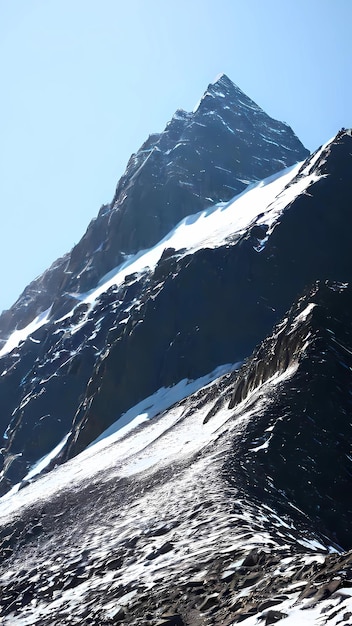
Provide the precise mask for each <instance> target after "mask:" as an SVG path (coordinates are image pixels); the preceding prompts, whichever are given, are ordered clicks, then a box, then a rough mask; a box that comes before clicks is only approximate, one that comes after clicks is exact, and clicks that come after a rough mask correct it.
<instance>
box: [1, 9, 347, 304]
mask: <svg viewBox="0 0 352 626" xmlns="http://www.w3.org/2000/svg"><path fill="white" fill-rule="evenodd" d="M351 27H352V0H334V1H332V0H177V2H176V1H175V0H129V2H124V1H123V0H0V72H1V99H0V131H1V142H0V146H1V148H0V171H1V176H0V210H1V246H0V284H1V291H0V309H3V308H8V307H9V306H10V305H11V304H12V303H13V302H14V301H15V299H16V298H17V296H18V295H19V294H20V292H21V291H22V290H23V288H24V287H25V286H26V284H27V283H28V282H29V281H30V280H32V279H33V278H35V276H37V275H38V274H39V273H41V272H42V271H43V270H45V269H46V267H48V266H49V265H50V264H51V262H52V261H54V260H55V259H56V258H57V257H58V256H61V255H62V254H64V253H65V252H66V251H68V250H69V249H70V248H71V247H72V245H73V244H74V243H76V242H77V241H78V240H79V239H80V238H81V236H82V235H83V233H84V231H85V229H86V227H87V225H88V223H89V221H90V220H91V219H92V218H93V217H94V216H95V215H96V214H97V212H98V210H99V208H100V206H101V205H102V204H103V203H107V202H109V201H110V200H111V199H112V196H113V193H114V190H115V187H116V184H117V181H118V179H119V178H120V176H121V175H122V174H123V171H124V169H125V166H126V163H127V160H128V158H129V156H130V154H131V153H132V152H134V151H136V150H137V149H138V148H139V146H140V144H141V143H142V142H143V141H144V139H145V138H146V137H147V136H148V135H149V134H150V133H151V132H156V131H161V130H162V129H163V128H164V126H165V124H166V123H167V121H168V120H169V119H170V118H171V116H172V115H173V113H174V111H175V110H176V109H177V108H184V109H186V110H191V109H192V108H193V107H194V105H195V103H196V102H197V101H198V99H199V98H200V96H201V95H202V93H203V92H204V91H205V89H206V87H207V85H208V83H209V82H210V81H212V80H213V79H214V77H215V76H216V75H217V74H218V73H219V72H225V73H226V74H227V75H228V76H229V77H230V78H231V79H232V80H233V81H234V82H236V83H237V84H238V85H239V87H240V88H241V89H242V90H243V91H245V92H246V93H247V94H248V95H249V96H250V97H251V98H252V99H253V100H255V101H256V102H257V103H258V104H259V105H260V106H261V107H262V108H263V109H264V110H265V111H266V112H267V113H269V114H270V115H271V116H273V117H276V118H278V119H281V120H284V121H286V122H287V123H289V124H290V125H291V126H292V127H293V129H294V130H295V132H296V133H297V135H298V136H299V137H300V139H301V140H302V141H303V143H304V144H305V145H306V146H307V147H308V148H309V149H311V150H313V149H315V148H316V147H318V146H319V145H320V144H321V143H323V142H324V141H326V140H327V139H329V138H330V137H331V136H332V135H334V134H335V133H336V132H337V131H338V129H339V128H340V127H341V126H346V127H347V126H352V107H351V99H352V81H351V68H352V63H351V61H352V55H351V52H352V43H351V42H352V38H351Z"/></svg>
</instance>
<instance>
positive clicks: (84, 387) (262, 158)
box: [0, 75, 307, 493]
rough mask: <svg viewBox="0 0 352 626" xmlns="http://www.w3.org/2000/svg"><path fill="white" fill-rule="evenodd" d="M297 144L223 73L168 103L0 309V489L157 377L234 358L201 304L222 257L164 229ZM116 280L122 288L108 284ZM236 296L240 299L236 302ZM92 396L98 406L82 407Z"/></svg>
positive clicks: (288, 156)
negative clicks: (122, 166)
mask: <svg viewBox="0 0 352 626" xmlns="http://www.w3.org/2000/svg"><path fill="white" fill-rule="evenodd" d="M279 139H280V142H279ZM239 155H240V156H241V158H239ZM306 155H307V151H306V150H305V148H303V146H302V144H301V143H300V142H299V140H298V139H297V137H296V136H295V135H294V133H293V132H292V130H291V129H290V128H289V127H288V126H287V125H285V124H282V123H280V122H277V121H275V120H273V119H271V118H270V117H268V116H267V115H266V114H265V113H264V112H263V111H262V110H261V109H260V108H259V107H258V106H257V105H256V104H255V103H254V102H252V101H251V100H250V99H249V98H248V97H247V96H246V95H245V94H243V92H242V91H241V90H240V89H239V88H238V87H236V86H235V85H234V84H233V83H232V82H231V81H230V80H229V79H228V78H227V77H226V76H224V75H222V76H220V77H219V79H218V80H217V81H215V83H213V84H211V85H209V87H208V89H207V91H206V92H205V94H204V96H203V98H202V99H201V101H200V103H199V105H198V106H197V108H196V109H195V111H194V112H193V113H185V112H180V111H178V112H177V113H176V114H175V116H174V117H173V119H172V120H171V122H170V123H169V124H168V125H167V127H166V129H165V131H164V132H163V133H161V134H160V135H153V136H152V137H150V138H149V139H148V140H147V142H145V143H144V144H143V146H142V147H141V149H140V150H139V151H138V153H137V154H136V155H132V157H131V159H130V161H129V163H128V165H127V170H126V173H125V174H124V176H123V177H122V179H121V180H120V182H119V184H118V187H117V191H116V194H115V197H114V199H113V201H112V203H111V205H110V206H109V207H104V208H103V209H102V210H101V211H100V213H99V215H98V217H97V219H96V220H94V221H93V222H92V223H91V224H90V225H89V227H88V230H87V232H86V234H85V235H84V236H83V238H82V240H81V241H80V243H79V244H78V245H77V246H76V247H75V248H74V249H73V250H72V251H71V253H70V254H69V255H67V256H66V257H64V259H61V260H60V259H59V260H58V261H56V262H55V263H54V264H53V265H52V267H51V268H50V269H49V270H48V271H47V272H45V273H44V274H43V275H42V276H41V277H39V278H38V279H37V280H36V281H34V282H33V283H31V285H29V287H27V289H25V291H24V293H23V294H22V295H21V296H20V298H19V299H18V301H17V302H16V303H15V304H14V306H13V307H12V308H11V309H10V310H9V311H5V312H4V313H3V315H2V317H1V318H0V329H1V330H0V332H1V334H2V337H4V343H3V348H2V351H1V352H0V355H1V354H2V355H4V356H3V359H2V360H1V365H2V367H3V369H2V374H3V375H2V376H1V378H0V393H1V398H2V410H1V415H0V420H1V428H2V432H3V433H4V440H3V444H2V455H3V474H2V478H1V479H0V493H1V492H2V493H4V492H5V491H6V490H8V488H9V487H11V485H12V484H13V483H18V481H19V480H21V479H22V478H24V477H25V476H26V475H27V473H28V470H29V469H30V468H31V467H32V466H33V464H34V463H36V462H37V461H38V460H39V459H41V458H42V457H43V456H45V455H47V454H49V453H51V451H52V450H53V449H54V448H56V447H57V446H59V445H61V443H62V442H63V440H64V439H67V441H66V443H65V446H64V449H63V450H62V451H61V455H62V456H63V457H64V458H67V457H68V456H71V455H73V454H76V453H77V452H78V451H80V450H82V449H83V448H84V447H85V446H86V445H87V444H88V443H90V442H92V441H93V440H94V439H95V438H96V437H97V436H99V435H100V434H101V432H102V431H103V430H104V429H105V428H107V427H108V426H110V425H111V423H112V422H114V421H115V420H116V419H117V418H118V417H119V415H121V414H122V413H125V412H126V411H127V410H129V409H130V408H131V407H133V406H134V405H135V404H137V403H138V402H140V401H141V400H143V399H144V398H146V397H148V396H149V395H151V394H153V393H154V392H155V391H157V390H158V389H159V388H161V387H163V386H167V387H168V386H170V385H173V384H175V383H177V382H179V381H180V380H182V379H183V378H185V377H187V378H198V377H200V376H202V375H205V374H208V373H209V372H210V371H212V370H213V369H215V368H216V367H217V366H218V365H222V364H224V363H228V362H231V361H232V359H233V356H234V355H233V349H232V347H231V342H232V343H233V341H235V340H236V338H234V339H233V340H232V339H231V340H230V343H229V342H228V333H227V326H228V324H229V321H230V315H229V313H225V311H224V315H225V318H226V319H224V328H223V332H224V333H225V334H224V336H223V337H222V339H220V337H217V336H216V333H215V334H214V331H213V330H212V326H214V321H215V320H214V313H215V311H214V313H210V311H209V310H208V303H209V297H210V293H211V290H212V289H215V290H216V291H219V288H220V292H222V295H220V294H219V297H220V298H223V297H224V293H225V292H224V291H223V288H222V287H221V285H220V284H219V283H218V277H217V276H218V271H220V270H218V269H217V267H216V266H217V264H218V263H220V265H221V264H222V263H223V262H224V261H223V251H220V253H218V252H217V251H214V253H211V254H210V256H209V253H208V251H207V249H205V250H203V252H201V251H199V254H197V255H192V256H191V257H189V258H188V259H187V258H186V256H185V255H181V257H180V258H178V255H176V256H174V255H173V254H172V252H171V250H170V249H169V250H167V249H166V248H169V247H172V245H173V244H172V241H171V239H170V237H171V238H172V235H171V234H170V230H169V229H170V228H171V229H172V227H174V226H175V225H176V224H177V222H179V220H180V219H181V218H184V216H185V215H186V216H189V215H194V214H195V212H197V211H198V210H199V209H200V208H201V209H202V211H204V210H205V211H207V212H211V211H213V210H215V213H214V215H213V217H212V219H213V221H214V222H217V220H218V214H219V211H220V209H219V202H225V203H226V201H228V200H229V198H231V197H232V196H233V195H234V194H235V193H237V192H239V191H242V190H243V189H244V188H245V187H246V185H247V184H248V183H249V181H256V180H258V179H259V178H260V179H262V178H264V177H265V176H267V175H270V174H273V172H277V171H278V169H280V168H282V167H283V166H284V165H292V163H295V162H296V161H297V160H299V159H302V158H304V157H305V156H306ZM283 181H285V179H283ZM279 185H281V183H279ZM204 207H205V208H204ZM220 212H221V211H220ZM185 219H186V223H185V224H184V226H185V225H186V224H188V226H190V224H189V222H191V221H192V220H193V219H194V220H195V219H196V218H195V217H194V218H190V217H186V218H185ZM226 219H227V218H226V216H225V221H226ZM200 221H202V217H200ZM198 223H199V222H197V223H194V226H193V231H191V232H192V233H193V232H194V231H197V230H198ZM180 228H181V231H182V228H183V227H182V226H180ZM177 232H178V233H180V230H178V231H177ZM227 234H228V235H231V227H230V231H229V233H227ZM224 236H225V235H224ZM226 236H227V235H226ZM160 237H165V239H166V243H162V244H160V246H158V245H156V250H155V251H154V254H156V257H155V258H153V259H152V261H151V271H148V272H143V271H142V272H141V271H140V270H141V269H143V263H145V265H146V266H148V263H150V262H149V261H148V259H147V260H146V257H145V255H146V254H147V253H146V252H145V251H144V253H143V250H141V248H146V249H147V250H148V249H149V250H150V247H151V246H155V244H158V241H159V240H160ZM178 237H179V238H180V240H181V243H177V244H175V245H177V246H179V245H181V246H183V245H184V243H183V240H182V232H181V235H178ZM192 237H193V234H192ZM148 247H149V248H148ZM201 247H202V246H201ZM203 247H204V246H203ZM217 247H218V246H217V245H216V248H217ZM159 252H160V254H159ZM151 254H153V253H152V252H151ZM213 254H216V255H218V260H216V259H215V258H212V255H213ZM158 255H159V257H161V258H158ZM231 255H232V247H231V248H229V252H228V255H227V256H228V260H227V261H225V263H226V264H227V267H228V269H227V272H225V273H224V275H223V276H224V277H223V280H224V287H225V289H227V287H226V285H227V284H228V283H229V281H230V282H231V283H232V280H233V277H232V270H231V267H230V265H229V263H231V258H230V257H231ZM138 257H139V263H142V267H139V266H138ZM136 263H137V266H138V267H137V266H136ZM155 266H156V267H155ZM210 266H214V267H213V269H212V270H211V274H210V276H209V277H206V273H207V272H208V267H210ZM136 267H137V269H138V273H137V274H136V273H135V269H136ZM109 272H110V283H111V287H110V288H109V289H108V287H107V285H108V284H109V285H110V283H109V282H108V281H109ZM117 274H118V276H119V278H118V279H117V278H116V275H117ZM194 274H198V276H199V279H200V282H199V283H198V285H197V286H198V288H199V289H200V290H201V292H200V293H199V294H197V296H196V298H194V303H193V304H192V307H187V308H186V307H184V306H182V302H180V300H179V296H178V295H177V293H180V294H182V295H181V298H182V299H184V298H188V299H189V298H190V297H191V293H193V291H194V289H195V288H196V287H195V286H194V285H193V282H192V281H193V278H192V275H194ZM111 276H112V278H111ZM202 277H203V278H202ZM121 281H122V282H123V284H122V286H121V288H120V287H119V286H116V282H118V283H119V284H120V283H121ZM185 281H186V282H185ZM204 281H206V282H207V283H208V284H207V287H206V289H205V290H204V286H202V285H203V282H204ZM197 282H198V280H197ZM99 285H101V286H99ZM212 285H213V286H212ZM175 289H176V293H175V292H174V290H175ZM87 290H88V292H87ZM96 290H97V291H96ZM170 290H171V291H170ZM190 290H191V291H190ZM90 291H91V295H89V292H90ZM94 294H95V295H94ZM194 295H195V294H194ZM214 295H215V292H214ZM192 300H193V298H192ZM80 303H81V304H80ZM177 303H178V304H177ZM175 304H176V306H175ZM233 307H234V308H238V307H237V306H236V302H235V300H234V301H233ZM170 308H171V309H172V311H170ZM239 315H240V316H241V314H240V312H239ZM264 316H265V318H267V317H268V313H266V311H265V312H264ZM201 317H203V321H202V328H201V330H200V331H199V330H198V331H196V332H197V333H198V334H197V335H196V336H195V333H194V330H195V328H196V327H197V326H199V323H200V322H201ZM269 320H270V321H269V325H267V326H265V328H266V329H268V328H270V325H271V324H272V323H273V321H274V320H275V318H272V316H271V315H270V313H269ZM141 321H143V328H142V327H141V326H140V325H141ZM215 326H217V325H215ZM215 326H214V329H215ZM156 327H158V328H159V332H158V334H157V336H156V333H155V328H156ZM21 330H22V333H21ZM11 331H12V333H11ZM32 331H34V332H33V333H32ZM204 333H206V335H207V339H208V340H210V341H214V342H215V343H216V347H214V349H213V351H212V353H209V352H207V351H204V349H203V347H202V346H203V339H204V337H203V335H204ZM250 333H251V334H252V331H250ZM28 335H29V336H28ZM191 335H192V336H194V339H193V341H195V342H196V343H197V346H198V347H197V354H196V353H195V354H194V363H192V364H190V363H189V361H188V360H187V359H185V354H184V353H185V351H186V350H188V344H189V337H190V336H191ZM261 337H262V335H261V334H259V333H257V334H256V335H255V337H253V338H252V337H251V338H250V340H249V341H248V340H247V339H246V338H244V341H243V345H241V346H238V348H236V353H238V354H236V360H240V359H243V358H244V356H246V355H247V354H249V352H250V350H251V349H253V347H254V346H255V344H256V342H257V341H258V340H259V339H260V338H261ZM5 338H6V339H8V341H7V342H5ZM22 338H23V339H25V341H24V343H23V344H22V345H20V346H19V347H18V349H17V344H18V343H19V341H20V340H21V339H22ZM14 347H16V349H15V350H12V348H14ZM105 368H106V374H104V373H103V372H104V370H105ZM4 372H6V374H4ZM102 379H103V380H102ZM96 387H98V388H99V390H100V389H101V390H102V391H101V393H100V392H98V390H97V393H96ZM106 387H110V391H107V393H106V391H105V388H106ZM92 396H94V400H92ZM88 405H89V407H90V411H91V412H93V413H94V414H92V415H90V414H89V416H88V412H87V411H86V407H87V406H88ZM62 445H63V444H62ZM55 456H56V455H55Z"/></svg>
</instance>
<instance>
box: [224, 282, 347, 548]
mask: <svg viewBox="0 0 352 626" xmlns="http://www.w3.org/2000/svg"><path fill="white" fill-rule="evenodd" d="M351 304H352V289H351V287H350V286H348V285H347V283H329V282H327V283H323V284H321V283H318V284H317V285H315V286H314V288H313V289H312V290H309V291H307V293H306V294H305V295H304V296H303V297H302V298H300V300H299V301H298V303H297V304H295V305H294V306H293V307H292V309H291V311H290V312H289V313H288V315H287V317H286V318H285V319H284V320H283V322H282V323H281V324H280V325H279V326H278V327H277V328H276V329H275V330H274V333H273V335H272V336H271V337H269V338H268V339H267V340H265V341H264V342H263V343H262V344H261V345H260V347H259V348H258V350H256V351H255V352H254V354H253V355H252V356H251V358H250V359H249V360H248V362H247V363H246V364H245V366H244V367H243V368H242V369H241V370H240V371H239V373H238V374H237V375H236V376H235V383H234V385H233V390H232V391H231V400H230V403H229V408H231V409H235V408H236V407H238V406H239V405H241V403H245V402H246V401H247V402H250V399H251V397H253V396H255V392H256V390H258V389H259V388H260V387H261V386H263V385H264V386H265V383H268V381H272V380H273V379H274V380H275V377H276V378H278V380H280V376H281V377H282V378H283V381H282V382H281V383H279V384H276V385H275V387H274V388H273V389H272V391H271V392H270V393H269V394H268V395H267V396H266V397H265V404H264V403H263V402H261V401H260V400H259V401H258V400H257V403H256V404H254V407H253V416H252V419H251V420H249V421H248V422H247V425H246V427H245V429H244V430H243V431H242V432H241V438H236V439H235V441H234V459H236V462H234V459H232V460H231V461H230V464H231V472H232V473H233V474H234V475H235V476H236V480H238V479H239V476H240V475H242V476H244V477H245V482H246V484H247V486H248V488H249V490H250V491H251V492H252V494H253V495H255V496H256V497H257V498H258V499H259V500H262V501H266V502H268V501H269V502H270V501H272V502H276V505H277V504H278V503H279V502H280V507H279V508H280V510H281V512H286V513H287V512H289V511H290V509H291V510H292V505H294V506H296V507H298V509H299V510H300V511H303V512H304V513H305V514H306V516H307V519H309V520H310V521H311V523H312V524H313V526H314V527H315V528H316V529H319V531H320V532H322V533H324V534H325V535H327V536H329V538H330V540H331V541H335V542H337V543H338V544H339V545H341V546H343V548H344V549H350V548H351V546H352V516H351V513H352V496H351V477H352V458H351V454H350V451H351V441H352V424H351V417H350V416H351V409H352V396H351V392H352V379H351V371H352V321H351V315H350V311H351ZM290 370H291V371H292V374H291V375H290V376H285V373H286V372H289V371H290ZM213 412H215V411H213ZM234 463H237V467H236V469H235V467H234ZM258 467H260V472H258Z"/></svg>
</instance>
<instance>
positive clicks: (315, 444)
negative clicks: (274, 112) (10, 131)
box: [0, 75, 352, 626]
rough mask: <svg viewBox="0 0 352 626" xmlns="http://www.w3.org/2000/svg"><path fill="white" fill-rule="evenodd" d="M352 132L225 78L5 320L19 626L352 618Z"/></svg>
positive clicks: (166, 135) (0, 579)
mask: <svg viewBox="0 0 352 626" xmlns="http://www.w3.org/2000/svg"><path fill="white" fill-rule="evenodd" d="M351 148H352V133H351V131H349V130H345V129H343V130H341V131H339V133H338V134H337V135H336V137H334V138H333V139H331V140H330V141H328V142H327V143H326V144H325V145H324V146H321V147H320V148H319V149H318V150H317V151H316V152H315V153H314V154H312V155H308V153H307V151H306V150H305V148H304V147H303V146H302V144H301V143H300V142H299V140H298V139H297V137H296V136H295V135H294V133H293V131H292V130H291V129H290V128H289V127H288V126H287V125H286V124H283V123H280V122H277V121H276V120H272V119H271V118H270V117H268V116H267V115H266V114H265V113H264V112H263V111H262V110H261V109H260V108H259V107H258V106H257V105H256V104H255V103H254V102H253V101H251V100H250V99H249V98H248V97H247V96H246V95H245V94H244V93H243V92H241V90H240V89H239V88H238V87H237V86H236V85H234V84H233V83H232V82H231V81H230V80H229V79H228V78H227V77H226V76H224V75H221V76H220V77H219V78H218V79H217V80H216V81H215V82H214V83H212V84H210V85H209V86H208V89H207V91H206V92H205V94H204V96H203V97H202V99H201V100H200V103H199V104H198V105H197V107H196V108H195V110H194V111H193V112H192V113H186V112H184V111H177V112H176V114H175V115H174V117H173V118H172V120H171V122H170V123H169V124H168V125H167V126H166V129H165V130H164V132H163V133H161V134H159V135H151V136H150V137H149V139H148V140H147V141H146V142H145V143H144V144H143V146H142V147H141V149H140V150H139V151H138V152H137V153H136V154H135V155H132V157H131V159H130V161H129V163H128V165H127V169H126V172H125V174H124V176H123V177H122V179H121V180H120V182H119V183H118V186H117V190H116V194H115V196H114V199H113V201H112V203H111V204H110V205H109V206H104V207H102V209H101V210H100V212H99V215H98V217H97V218H96V220H93V222H92V223H91V224H90V225H89V226H88V229H87V232H86V233H85V235H84V236H83V238H82V240H81V241H80V242H79V244H78V245H77V246H76V247H75V248H74V249H73V250H72V251H71V252H70V253H69V254H68V255H66V256H65V257H63V259H59V260H58V261H56V262H55V263H54V264H53V265H52V266H51V268H49V269H48V270H47V272H45V273H44V274H43V275H42V276H41V277H39V278H38V279H36V280H35V281H34V282H33V283H31V284H30V285H29V286H28V287H27V288H26V290H25V291H24V292H23V294H22V295H21V296H20V298H19V299H18V300H17V302H16V303H15V304H14V306H13V307H12V308H11V309H10V310H9V311H5V312H4V313H3V314H2V316H1V318H0V328H1V337H2V347H1V349H0V368H1V369H0V398H1V412H0V419H1V427H2V432H3V433H4V434H3V441H2V448H1V455H2V457H1V458H2V461H1V463H2V465H1V482H0V489H1V495H2V498H1V499H0V554H1V557H2V559H1V562H0V589H1V593H0V607H1V618H2V620H3V623H4V624H36V626H45V625H49V624H50V625H55V624H57V625H58V624H60V625H61V624H93V625H96V626H98V625H99V626H100V625H107V624H149V626H191V625H192V626H193V625H194V626H198V625H199V626H201V625H202V626H203V625H204V626H205V625H208V624H209V625H210V624H212V625H215V626H216V625H219V626H220V625H224V626H225V625H228V626H230V625H232V624H235V623H238V622H242V623H243V624H244V625H245V626H254V625H256V624H259V623H263V624H265V625H266V624H273V623H276V622H278V621H282V623H283V624H288V625H289V626H292V625H295V624H298V623H302V622H303V621H305V623H310V624H323V623H326V624H329V625H331V626H335V625H336V626H337V624H348V623H349V620H350V618H351V616H352V608H351V606H352V601H351V599H350V598H351V593H350V588H351V582H350V581H351V580H352V569H351V562H352V561H351V552H350V550H351V549H352V539H351V537H352V534H351V531H352V527H351V519H352V518H351V505H352V502H351V496H350V491H349V489H350V484H351V482H350V481H351V475H352V470H351V467H350V466H351V462H352V455H351V424H350V419H349V416H350V414H351V402H352V400H351V393H352V388H351V376H350V374H351V368H352V326H351V316H350V310H351V304H352V291H351V289H352V287H351V271H352V270H351V268H352V262H351V261H352V259H351V253H350V245H349V237H350V231H351V226H352V224H351V220H352V218H351V211H350V207H351V200H352V198H351V195H352V191H351V185H350V172H351V158H352V149H351Z"/></svg>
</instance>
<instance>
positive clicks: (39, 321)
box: [0, 307, 51, 357]
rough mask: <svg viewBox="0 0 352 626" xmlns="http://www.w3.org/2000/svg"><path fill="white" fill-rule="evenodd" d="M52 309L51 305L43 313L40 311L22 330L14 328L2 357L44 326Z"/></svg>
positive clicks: (2, 351)
mask: <svg viewBox="0 0 352 626" xmlns="http://www.w3.org/2000/svg"><path fill="white" fill-rule="evenodd" d="M50 310H51V307H49V308H48V309H47V310H46V311H43V313H40V314H39V315H37V317H36V318H34V320H32V321H31V322H30V323H29V324H27V326H25V328H21V329H20V330H17V329H16V330H14V331H13V333H11V335H10V336H9V338H8V339H7V341H6V343H5V344H4V345H3V347H2V348H1V350H0V357H2V356H4V355H5V354H8V353H9V352H11V351H12V350H13V349H14V348H17V346H18V345H19V343H20V342H21V341H24V340H25V339H27V337H29V336H30V335H31V334H32V333H34V332H35V331H36V330H38V328H40V327H41V326H44V324H46V322H47V321H48V319H49V315H50Z"/></svg>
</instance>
